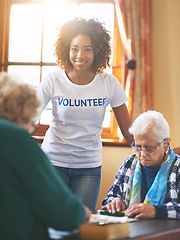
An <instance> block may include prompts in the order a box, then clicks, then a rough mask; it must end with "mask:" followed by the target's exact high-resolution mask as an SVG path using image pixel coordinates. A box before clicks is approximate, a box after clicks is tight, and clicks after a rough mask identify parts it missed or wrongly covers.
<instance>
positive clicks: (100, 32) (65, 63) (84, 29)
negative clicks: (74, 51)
mask: <svg viewBox="0 0 180 240" xmlns="http://www.w3.org/2000/svg"><path fill="white" fill-rule="evenodd" d="M79 33H80V34H84V35H87V36H89V37H90V38H91V42H92V46H93V50H94V62H93V69H94V71H95V72H96V73H98V72H102V71H103V69H105V68H106V67H107V66H110V65H109V60H110V55H111V47H110V39H111V37H110V35H109V33H108V31H107V30H106V29H105V27H104V26H103V25H102V23H100V22H99V21H98V20H96V19H90V20H86V19H83V18H75V19H73V20H70V21H68V22H66V23H64V24H63V25H62V26H61V28H60V33H59V35H58V40H57V42H56V43H55V56H56V57H57V64H58V66H60V67H61V68H62V69H69V68H72V64H71V62H70V60H69V51H70V44H71V41H72V39H73V38H74V37H75V36H76V35H77V34H79Z"/></svg>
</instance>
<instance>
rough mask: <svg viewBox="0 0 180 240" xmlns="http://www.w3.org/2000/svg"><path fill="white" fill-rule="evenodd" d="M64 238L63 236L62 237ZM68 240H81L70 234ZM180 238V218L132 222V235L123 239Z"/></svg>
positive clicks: (167, 239)
mask: <svg viewBox="0 0 180 240" xmlns="http://www.w3.org/2000/svg"><path fill="white" fill-rule="evenodd" d="M61 239H62V238H61ZM64 239H66V240H79V238H78V236H72V237H71V236H69V237H66V238H64ZM132 239H133V240H180V220H165V219H163V220H160V219H147V220H139V221H135V222H130V235H129V237H128V238H123V239H121V240H132Z"/></svg>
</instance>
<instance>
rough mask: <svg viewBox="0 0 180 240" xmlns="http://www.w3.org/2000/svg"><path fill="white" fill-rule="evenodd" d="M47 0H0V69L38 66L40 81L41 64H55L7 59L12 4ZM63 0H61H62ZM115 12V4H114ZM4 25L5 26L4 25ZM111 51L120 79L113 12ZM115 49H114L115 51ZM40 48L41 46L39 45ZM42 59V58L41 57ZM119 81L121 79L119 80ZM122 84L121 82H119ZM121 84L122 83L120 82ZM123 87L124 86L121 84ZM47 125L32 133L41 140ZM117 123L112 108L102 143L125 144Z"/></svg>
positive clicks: (90, 0) (119, 50) (119, 49)
mask: <svg viewBox="0 0 180 240" xmlns="http://www.w3.org/2000/svg"><path fill="white" fill-rule="evenodd" d="M46 2H47V1H44V0H0V71H1V72H2V71H5V72H7V71H8V66H15V65H26V66H32V65H33V66H40V69H41V70H40V81H41V79H42V67H43V66H56V63H45V62H42V61H41V62H38V63H37V62H9V61H8V47H9V31H10V9H11V5H12V4H44V3H46ZM62 2H63V0H62ZM65 2H66V3H67V2H68V3H71V2H74V1H73V0H65ZM93 2H94V3H113V4H114V1H113V0H98V1H97V0H76V3H93ZM114 12H115V6H114ZM5 26H6V27H5ZM113 48H114V49H113V51H112V52H114V53H115V52H116V54H114V55H113V64H112V73H113V75H114V76H115V77H116V78H117V79H119V81H120V79H122V42H121V39H120V33H119V30H118V23H117V17H116V13H115V17H114V42H113ZM115 49H116V51H115ZM41 50H42V47H41ZM41 60H42V59H41ZM120 82H121V81H120ZM121 84H122V83H121ZM122 85H123V84H122ZM123 87H124V86H123ZM48 127H49V126H48V125H42V124H41V125H39V127H38V128H37V130H36V131H35V133H34V134H33V135H34V136H35V137H36V138H37V139H40V140H42V139H43V137H44V135H45V132H46V130H47V129H48ZM117 129H118V124H117V121H116V119H115V115H114V113H113V110H111V123H110V127H109V128H103V132H102V135H101V137H102V142H103V144H104V145H108V143H109V144H110V145H112V144H113V143H115V145H119V144H122V145H124V146H125V145H127V142H126V140H125V139H123V140H122V141H120V140H119V137H118V136H117Z"/></svg>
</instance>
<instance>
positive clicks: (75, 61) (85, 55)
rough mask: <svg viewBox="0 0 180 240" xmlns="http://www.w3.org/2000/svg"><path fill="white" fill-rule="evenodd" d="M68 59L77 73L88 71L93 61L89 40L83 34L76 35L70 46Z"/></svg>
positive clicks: (92, 51)
mask: <svg viewBox="0 0 180 240" xmlns="http://www.w3.org/2000/svg"><path fill="white" fill-rule="evenodd" d="M69 59H70V62H71V64H72V65H73V68H75V69H76V70H77V71H89V70H91V69H92V64H93V61H94V50H93V47H92V43H91V38H90V37H89V36H87V35H84V34H78V35H76V36H75V37H74V38H73V39H72V41H71V44H70V51H69Z"/></svg>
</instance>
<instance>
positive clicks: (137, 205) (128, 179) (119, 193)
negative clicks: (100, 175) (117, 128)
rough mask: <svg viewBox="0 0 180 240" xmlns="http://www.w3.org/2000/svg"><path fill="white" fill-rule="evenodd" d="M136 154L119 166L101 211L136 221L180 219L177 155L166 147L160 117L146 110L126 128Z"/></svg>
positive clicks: (165, 125)
mask: <svg viewBox="0 0 180 240" xmlns="http://www.w3.org/2000/svg"><path fill="white" fill-rule="evenodd" d="M129 132H130V133H131V134H133V135H134V143H133V144H132V145H131V147H132V148H133V149H134V150H135V152H136V154H133V155H131V156H129V157H127V158H126V159H125V160H124V162H123V164H122V165H121V166H120V168H119V171H118V173H117V175H116V177H115V181H114V183H113V185H112V187H111V188H110V189H109V191H108V193H107V198H105V199H104V200H103V201H102V205H103V207H102V209H106V210H107V211H108V212H112V213H115V212H117V211H122V210H125V211H126V212H125V213H126V215H127V216H133V215H135V216H136V218H144V217H147V218H164V219H166V218H173V219H180V156H178V155H176V154H175V153H174V152H173V150H172V148H171V147H170V141H171V140H170V138H169V132H170V131H169V125H168V123H167V121H166V120H165V118H164V117H163V115H162V114H161V113H159V112H156V111H147V112H144V113H142V114H141V115H140V116H139V117H137V118H136V120H135V121H134V123H133V124H132V126H131V127H130V129H129Z"/></svg>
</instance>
